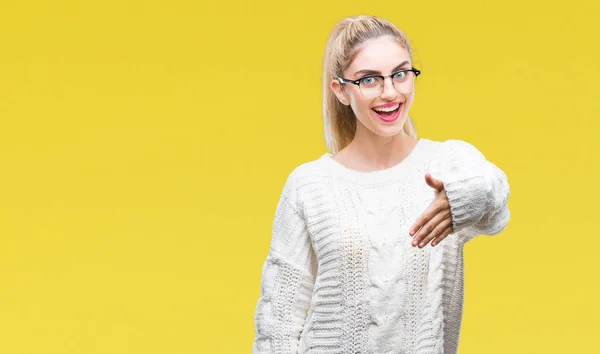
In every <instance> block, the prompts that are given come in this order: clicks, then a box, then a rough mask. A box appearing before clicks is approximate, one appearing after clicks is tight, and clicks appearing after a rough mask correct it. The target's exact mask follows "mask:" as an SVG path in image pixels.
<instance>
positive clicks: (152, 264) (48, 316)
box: [0, 0, 600, 354]
mask: <svg viewBox="0 0 600 354" xmlns="http://www.w3.org/2000/svg"><path fill="white" fill-rule="evenodd" d="M598 4H599V3H598V2H597V1H592V0H588V1H583V0H574V1H569V2H566V3H565V2H554V3H549V2H547V1H541V0H539V1H534V2H527V1H516V0H509V1H502V2H496V3H487V2H482V1H475V0H473V1H449V2H447V1H364V0H363V1H293V2H292V1H290V2H288V1H215V0H213V1H200V0H198V1H173V0H172V1H114V0H111V1H106V0H105V1H3V2H2V4H1V5H0V45H1V47H0V124H1V125H0V166H1V168H2V171H1V177H0V186H1V187H0V354H33V353H35V354H38V353H39V354H50V353H61V354H71V353H73V354H75V353H85V354H87V353H90V354H91V353H110V354H112V353H114V354H120V353H136V354H137V353H140V354H142V353H143V354H152V353H165V354H175V353H177V354H184V353H249V352H250V349H251V345H252V341H253V339H254V322H253V316H254V310H255V306H256V301H257V300H258V296H259V282H260V276H261V274H260V272H261V266H262V264H263V261H264V259H265V257H266V255H267V252H268V247H269V242H270V237H271V234H270V233H271V226H272V221H273V215H274V211H275V206H276V203H277V200H278V198H279V195H280V192H281V188H282V187H283V184H284V182H285V178H286V177H287V175H288V174H289V173H290V172H291V170H292V169H293V168H294V167H296V166H297V165H299V164H300V163H303V162H306V161H309V160H313V159H315V158H318V157H319V156H320V155H321V154H323V153H324V152H325V145H324V142H323V132H322V119H321V81H320V78H321V61H322V55H323V51H324V49H325V41H326V38H327V36H328V34H329V31H330V30H331V28H332V27H333V26H334V24H335V23H336V22H337V21H338V20H340V19H341V18H343V17H345V16H348V15H353V14H360V13H368V14H374V15H378V16H382V17H384V18H387V19H389V20H391V21H392V22H394V23H396V24H397V25H398V26H399V27H400V28H401V29H403V30H404V31H405V32H406V33H407V35H408V36H409V38H410V39H411V43H412V46H413V50H414V58H413V61H414V64H415V66H416V67H418V68H419V69H421V70H422V76H420V77H419V79H418V80H419V81H418V87H417V93H416V97H415V103H414V105H413V108H412V110H411V114H412V116H413V117H414V119H415V122H416V125H417V128H418V132H419V135H420V136H422V137H426V138H429V139H434V140H445V139H461V140H466V141H468V142H470V143H472V144H474V145H475V146H476V147H478V148H479V149H480V150H481V151H482V152H483V153H484V155H485V156H486V157H487V158H488V159H489V160H490V161H493V162H494V163H495V164H496V165H497V166H499V167H500V168H502V169H503V170H504V171H505V172H506V174H507V176H508V179H509V183H510V185H511V197H510V199H509V205H510V209H511V214H512V218H511V220H510V223H509V226H508V227H507V229H506V230H505V231H504V232H502V233H501V234H500V235H498V236H495V237H493V238H491V237H489V238H488V237H484V236H482V237H479V238H477V239H475V240H473V241H472V242H471V243H469V244H467V246H466V248H465V252H466V254H465V257H466V258H465V262H466V268H465V271H466V289H465V290H466V295H465V310H464V311H465V312H464V318H463V327H462V332H461V341H460V348H459V349H460V353H462V354H469V353H472V354H479V353H486V354H492V353H502V354H505V353H592V352H600V346H599V345H598V344H597V339H595V336H596V335H597V333H598V330H599V329H600V327H599V326H600V325H599V324H598V318H599V317H600V310H599V305H598V299H599V298H600V291H599V285H598V271H599V267H598V259H599V257H600V255H599V254H598V249H597V247H598V246H599V245H600V240H599V238H598V237H599V235H600V234H599V232H598V223H597V222H598V210H599V208H598V200H599V197H600V193H599V192H598V191H599V187H598V180H599V178H600V174H599V168H598V159H597V154H598V151H600V149H599V145H600V139H599V138H598V132H599V130H598V128H599V125H600V124H599V123H598V121H599V119H600V116H599V113H598V110H599V108H600V107H599V103H598V93H599V84H600V66H599V65H598V63H599V61H600V53H599V49H598V39H597V35H598V33H599V32H600V29H599V28H598V25H597V19H598V18H599V17H600V16H599V15H600V5H598Z"/></svg>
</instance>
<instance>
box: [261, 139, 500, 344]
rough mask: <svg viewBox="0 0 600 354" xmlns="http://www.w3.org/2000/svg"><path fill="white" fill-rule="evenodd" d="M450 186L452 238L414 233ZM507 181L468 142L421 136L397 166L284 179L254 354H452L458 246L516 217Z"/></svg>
mask: <svg viewBox="0 0 600 354" xmlns="http://www.w3.org/2000/svg"><path fill="white" fill-rule="evenodd" d="M425 172H429V173H431V175H432V176H433V177H435V178H438V179H440V180H442V181H443V182H444V186H445V189H446V193H447V196H448V200H449V202H450V209H451V214H452V224H453V228H454V232H453V233H452V234H450V235H449V236H447V237H446V238H445V239H444V240H442V241H441V242H440V244H439V245H436V246H435V247H431V243H429V244H428V245H427V246H426V247H424V248H422V249H420V248H418V247H412V245H411V242H412V237H410V236H409V234H408V232H409V229H410V227H411V226H412V224H413V223H414V222H415V221H416V219H417V217H418V216H419V215H421V214H422V213H423V212H424V211H425V209H426V208H427V207H428V206H429V204H430V203H431V202H432V201H433V199H434V197H435V190H434V189H433V188H431V187H429V186H428V185H427V183H426V181H425ZM509 193H510V189H509V185H508V181H507V177H506V175H505V173H504V172H503V171H502V170H500V169H499V168H498V167H496V166H495V165H494V164H493V163H491V162H489V161H487V160H486V159H485V157H484V156H483V155H482V154H481V152H479V151H478V150H477V149H476V148H475V147H474V146H473V145H471V144H469V143H467V142H465V141H462V140H446V141H444V142H438V141H434V140H429V139H425V138H421V139H419V141H418V143H417V145H416V147H415V148H414V149H413V150H412V151H411V153H410V154H409V155H408V156H407V157H406V158H405V159H404V160H403V161H402V162H400V163H399V164H397V165H395V166H392V167H391V168H388V169H385V170H380V171H373V172H359V171H354V170H351V169H349V168H347V167H345V166H344V165H342V164H340V163H338V162H337V161H335V160H333V159H332V155H331V154H330V153H325V154H323V155H322V156H321V157H319V158H318V159H316V160H313V161H309V162H306V163H303V164H301V165H300V166H298V167H297V168H295V169H294V170H293V171H292V172H291V173H290V175H289V176H288V178H287V181H286V182H285V185H284V187H283V191H282V193H281V198H280V200H279V203H278V205H277V208H276V211H275V218H274V222H273V233H272V238H271V245H270V249H269V252H268V255H267V257H266V260H265V262H264V265H263V267H262V280H261V287H260V297H259V299H258V302H257V305H256V311H255V316H254V322H255V333H256V336H255V339H254V342H253V345H252V353H254V354H267V353H269V354H271V353H273V354H275V353H277V354H278V353H282V354H283V353H285V354H296V353H298V354H305V353H313V354H329V353H331V354H333V353H339V354H359V353H360V354H363V353H368V354H439V353H443V354H452V353H457V351H458V341H459V333H460V327H461V320H462V312H463V298H464V297H463V294H464V273H463V265H464V264H463V246H464V244H465V242H467V241H469V240H471V239H473V238H474V237H475V236H477V235H480V234H484V235H495V234H498V233H499V232H500V231H502V230H503V229H504V228H505V227H506V225H507V223H508V220H509V218H510V212H509V209H508V196H509Z"/></svg>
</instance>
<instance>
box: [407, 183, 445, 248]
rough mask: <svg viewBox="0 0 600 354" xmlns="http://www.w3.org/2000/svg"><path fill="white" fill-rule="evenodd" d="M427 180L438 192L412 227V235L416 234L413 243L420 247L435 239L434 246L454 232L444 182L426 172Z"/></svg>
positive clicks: (432, 244) (432, 243)
mask: <svg viewBox="0 0 600 354" xmlns="http://www.w3.org/2000/svg"><path fill="white" fill-rule="evenodd" d="M425 181H426V182H427V184H428V185H429V186H430V187H432V188H434V189H435V191H436V193H435V199H434V200H433V201H432V202H431V204H430V205H429V207H428V208H427V209H425V211H424V212H423V214H421V216H419V217H418V218H417V221H415V223H414V224H413V226H412V227H411V228H410V236H414V239H413V242H412V245H413V246H417V244H418V245H419V248H423V247H425V245H427V243H429V241H431V240H433V242H431V247H433V246H435V245H437V244H438V243H440V241H441V240H443V239H444V238H446V236H448V235H450V234H451V233H452V232H454V229H453V228H452V214H451V213H450V202H449V200H448V197H447V196H446V190H445V189H444V183H443V182H442V181H441V180H439V179H436V178H433V177H432V176H431V175H430V174H429V173H425Z"/></svg>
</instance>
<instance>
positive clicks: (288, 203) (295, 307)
mask: <svg viewBox="0 0 600 354" xmlns="http://www.w3.org/2000/svg"><path fill="white" fill-rule="evenodd" d="M294 174H295V173H294V172H292V173H291V174H290V175H289V177H288V179H287V181H286V183H285V186H284V188H283V191H282V193H281V197H280V199H279V203H278V205H277V208H276V211H275V218H274V221H273V229H272V237H271V245H270V248H269V252H268V254H267V257H266V259H265V261H264V263H263V266H262V279H261V287H260V298H259V299H258V303H257V305H256V311H255V315H254V324H255V338H254V342H253V345H252V353H253V354H267V353H268V354H279V353H281V354H283V353H285V354H295V353H296V351H297V346H298V343H299V340H300V334H301V332H302V331H303V329H304V325H305V321H306V317H307V314H308V309H309V308H310V303H311V298H312V291H313V287H314V283H315V279H316V273H317V259H316V256H315V253H314V251H313V248H312V244H311V241H310V238H309V234H308V231H307V227H306V222H305V219H304V217H303V213H302V209H301V208H299V203H298V198H297V186H296V180H295V176H294Z"/></svg>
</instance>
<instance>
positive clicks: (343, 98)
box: [331, 79, 350, 106]
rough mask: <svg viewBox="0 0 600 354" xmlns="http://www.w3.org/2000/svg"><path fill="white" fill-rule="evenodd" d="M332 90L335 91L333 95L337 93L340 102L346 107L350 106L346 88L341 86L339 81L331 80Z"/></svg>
mask: <svg viewBox="0 0 600 354" xmlns="http://www.w3.org/2000/svg"><path fill="white" fill-rule="evenodd" d="M331 90H333V93H335V95H336V96H337V98H338V100H339V101H340V102H341V103H342V104H343V105H344V106H348V105H350V98H349V97H348V94H347V93H346V91H344V87H343V86H342V84H340V82H339V81H338V80H335V79H334V80H331Z"/></svg>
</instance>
